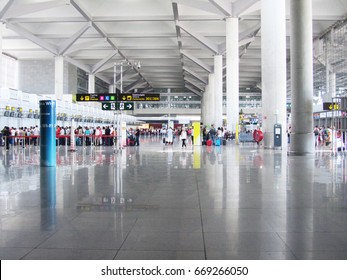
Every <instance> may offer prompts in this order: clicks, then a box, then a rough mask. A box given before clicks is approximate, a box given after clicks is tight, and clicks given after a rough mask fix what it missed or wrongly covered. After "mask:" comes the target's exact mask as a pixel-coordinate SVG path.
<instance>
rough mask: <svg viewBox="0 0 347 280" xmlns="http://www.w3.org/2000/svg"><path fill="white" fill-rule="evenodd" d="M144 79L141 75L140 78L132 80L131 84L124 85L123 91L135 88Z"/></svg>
mask: <svg viewBox="0 0 347 280" xmlns="http://www.w3.org/2000/svg"><path fill="white" fill-rule="evenodd" d="M142 82H143V79H142V78H141V77H140V78H139V79H138V80H136V81H135V82H132V83H131V84H130V85H128V86H126V87H124V90H123V92H128V91H130V90H132V89H134V88H135V87H136V85H138V84H139V83H142Z"/></svg>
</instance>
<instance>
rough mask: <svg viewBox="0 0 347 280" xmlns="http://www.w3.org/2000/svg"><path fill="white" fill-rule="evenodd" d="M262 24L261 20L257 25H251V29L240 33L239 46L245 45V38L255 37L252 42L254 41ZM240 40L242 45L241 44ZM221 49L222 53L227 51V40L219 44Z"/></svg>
mask: <svg viewBox="0 0 347 280" xmlns="http://www.w3.org/2000/svg"><path fill="white" fill-rule="evenodd" d="M260 26H261V24H260V22H259V23H258V24H257V25H255V26H253V27H251V28H250V29H248V30H246V31H244V32H242V33H240V34H239V46H242V45H245V44H242V41H243V40H245V39H248V38H249V37H251V38H253V39H252V42H253V41H254V40H255V36H256V34H257V33H258V31H259V30H260ZM240 42H241V44H242V45H240ZM249 43H251V42H249ZM249 43H248V44H249ZM246 44H247V43H246ZM219 51H220V53H223V54H224V53H225V52H226V42H224V43H222V44H220V45H219Z"/></svg>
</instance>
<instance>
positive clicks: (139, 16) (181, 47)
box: [0, 0, 347, 93]
mask: <svg viewBox="0 0 347 280" xmlns="http://www.w3.org/2000/svg"><path fill="white" fill-rule="evenodd" d="M223 2H224V3H227V4H229V5H231V3H234V4H236V2H238V3H241V2H242V4H245V3H246V2H247V3H250V4H251V5H250V7H249V8H248V9H247V10H245V12H243V13H242V14H241V16H240V27H239V30H240V39H241V37H243V38H251V37H254V40H253V41H252V42H251V43H249V44H247V45H244V46H241V47H240V54H241V59H240V87H241V88H254V87H256V85H257V84H259V83H260V82H261V40H260V36H261V29H260V30H259V27H260V1H256V0H238V1H235V0H233V1H230V0H172V1H171V0H71V1H69V0H55V1H41V0H0V19H1V21H2V22H3V23H4V28H3V31H2V35H3V40H2V47H3V52H4V53H7V54H9V55H11V56H13V57H16V58H18V59H48V58H53V57H54V56H56V55H59V54H60V55H64V57H65V58H66V60H67V61H69V62H71V63H73V64H75V65H76V66H79V67H80V68H82V69H83V70H85V71H87V72H90V73H93V72H94V73H96V74H97V76H99V77H101V78H102V79H104V80H105V81H107V82H109V83H110V84H112V83H113V76H114V64H115V63H116V64H119V63H120V62H121V61H123V60H124V59H127V60H129V61H130V62H131V63H133V64H134V62H137V61H140V63H141V68H140V69H137V68H136V67H134V69H132V70H131V71H127V73H126V74H125V75H124V86H125V87H128V89H129V88H130V89H133V88H137V87H140V88H142V90H143V89H144V88H146V90H150V89H151V88H184V87H185V86H186V85H187V82H185V80H189V82H188V88H190V89H192V90H193V91H195V92H196V93H199V92H200V91H201V89H203V88H204V85H205V82H206V81H207V76H208V71H207V70H206V69H204V68H202V67H201V66H199V65H198V64H197V63H196V62H193V61H192V60H194V59H198V60H199V61H200V62H202V63H203V64H206V65H207V66H206V67H207V68H210V69H213V54H214V53H213V52H212V51H211V50H210V49H208V48H207V47H205V46H204V45H203V44H202V43H200V42H199V41H198V40H196V39H195V38H194V37H193V36H191V35H189V34H188V33H187V32H185V31H184V30H183V29H185V30H189V33H191V34H194V35H200V36H203V37H204V38H205V39H207V40H208V41H209V42H212V44H213V45H214V44H217V45H220V44H222V43H225V21H224V18H225V15H223V14H222V13H221V12H220V10H218V9H217V8H216V6H215V5H214V4H215V3H223ZM312 2H313V38H316V37H318V36H320V35H321V34H322V33H323V32H324V31H325V30H326V29H327V28H329V27H330V26H331V25H333V24H334V23H335V22H336V21H338V20H341V19H344V18H345V17H346V15H347V1H346V0H312ZM286 3H287V34H288V36H289V34H290V23H289V18H290V17H289V0H287V1H286ZM175 19H177V20H178V21H177V23H178V24H179V25H182V26H184V28H179V27H177V28H176V21H175ZM178 38H180V42H181V43H179V40H178ZM287 41H288V44H287V45H288V47H289V40H287ZM245 47H247V51H246V52H243V51H242V50H243V49H244V48H245ZM287 53H288V55H289V51H288V52H287ZM183 54H184V55H183ZM189 58H190V59H189ZM126 67H128V66H124V70H126ZM136 81H138V84H137V85H136V83H135V82H136ZM129 85H130V86H129Z"/></svg>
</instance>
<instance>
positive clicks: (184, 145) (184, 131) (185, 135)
mask: <svg viewBox="0 0 347 280" xmlns="http://www.w3.org/2000/svg"><path fill="white" fill-rule="evenodd" d="M180 138H181V140H182V148H183V147H185V148H187V144H186V140H187V131H186V129H185V128H184V127H183V128H182V131H181V135H180Z"/></svg>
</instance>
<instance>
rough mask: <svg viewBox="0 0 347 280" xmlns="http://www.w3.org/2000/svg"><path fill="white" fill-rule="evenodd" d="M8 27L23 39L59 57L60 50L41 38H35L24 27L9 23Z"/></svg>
mask: <svg viewBox="0 0 347 280" xmlns="http://www.w3.org/2000/svg"><path fill="white" fill-rule="evenodd" d="M6 27H7V28H8V29H11V30H12V31H14V32H16V33H18V34H20V35H22V36H23V37H25V38H26V39H28V40H29V41H31V42H33V43H35V44H36V45H38V46H40V47H41V48H43V49H45V50H47V51H49V52H50V53H52V54H54V55H58V48H57V47H56V46H54V45H52V44H50V43H48V42H46V41H44V40H42V39H40V38H38V37H37V36H35V35H34V34H32V33H31V32H29V31H28V30H26V29H24V28H23V27H20V26H17V25H14V24H12V23H7V24H6Z"/></svg>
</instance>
